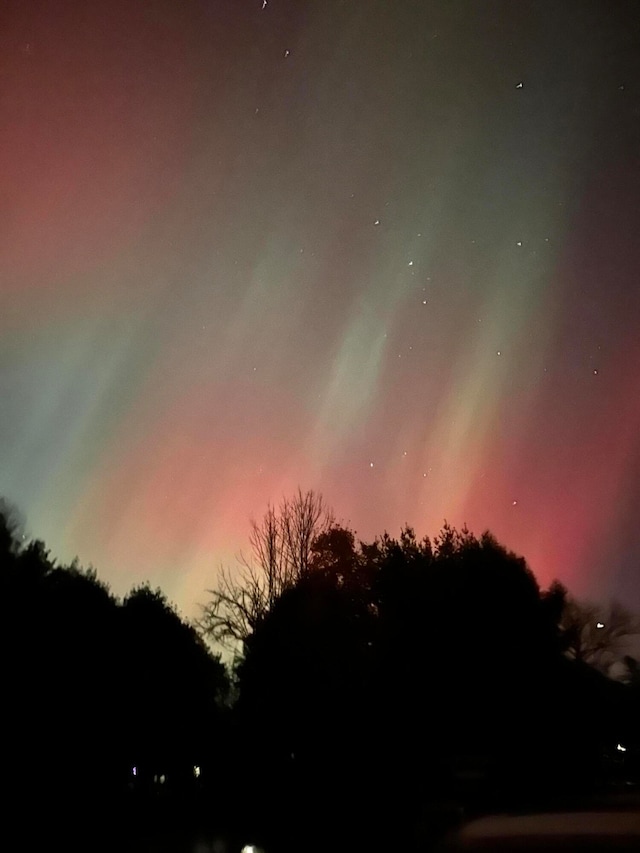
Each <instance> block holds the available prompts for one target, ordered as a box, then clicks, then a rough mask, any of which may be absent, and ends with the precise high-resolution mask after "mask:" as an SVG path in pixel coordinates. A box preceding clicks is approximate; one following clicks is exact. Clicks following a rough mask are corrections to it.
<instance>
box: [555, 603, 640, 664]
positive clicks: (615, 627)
mask: <svg viewBox="0 0 640 853" xmlns="http://www.w3.org/2000/svg"><path fill="white" fill-rule="evenodd" d="M560 625H561V628H562V631H563V633H564V641H565V645H566V649H567V655H568V656H569V657H570V658H572V659H573V660H576V661H584V663H588V664H589V665H590V666H593V667H595V668H596V669H598V670H599V671H600V672H602V673H603V674H604V675H607V674H609V672H610V670H611V666H612V664H614V663H616V662H619V661H621V660H622V659H623V657H624V652H625V650H626V648H627V645H628V642H629V640H630V639H631V638H632V637H634V636H637V635H638V634H640V619H639V618H638V617H637V616H636V615H634V614H633V613H631V612H630V611H628V610H627V609H626V608H624V607H623V606H622V605H620V604H619V603H617V602H612V603H611V604H609V605H608V606H602V605H598V604H593V603H590V602H580V601H577V600H576V599H574V598H571V597H568V598H567V600H566V603H565V607H564V610H563V613H562V616H561V620H560Z"/></svg>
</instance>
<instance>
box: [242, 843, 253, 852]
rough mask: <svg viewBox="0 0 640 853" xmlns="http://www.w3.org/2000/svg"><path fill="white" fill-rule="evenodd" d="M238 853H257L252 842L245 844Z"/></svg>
mask: <svg viewBox="0 0 640 853" xmlns="http://www.w3.org/2000/svg"><path fill="white" fill-rule="evenodd" d="M240 853H257V852H256V848H255V847H254V846H253V844H245V845H244V847H243V848H242V850H241V851H240Z"/></svg>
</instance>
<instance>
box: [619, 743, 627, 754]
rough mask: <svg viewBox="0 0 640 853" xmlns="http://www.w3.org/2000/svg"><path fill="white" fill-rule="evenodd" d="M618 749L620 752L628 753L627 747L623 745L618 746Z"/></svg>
mask: <svg viewBox="0 0 640 853" xmlns="http://www.w3.org/2000/svg"><path fill="white" fill-rule="evenodd" d="M616 749H617V750H618V752H626V751H627V747H626V746H623V745H622V744H621V743H619V744H617V745H616Z"/></svg>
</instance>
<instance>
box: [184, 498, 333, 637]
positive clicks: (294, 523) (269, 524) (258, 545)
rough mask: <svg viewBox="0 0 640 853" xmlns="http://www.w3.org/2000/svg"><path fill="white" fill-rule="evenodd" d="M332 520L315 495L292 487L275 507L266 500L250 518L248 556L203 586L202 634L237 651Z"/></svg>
mask: <svg viewBox="0 0 640 853" xmlns="http://www.w3.org/2000/svg"><path fill="white" fill-rule="evenodd" d="M333 525H334V518H333V513H332V512H331V511H330V510H329V509H328V508H327V507H326V506H325V503H324V500H323V498H322V496H321V495H319V494H316V493H315V492H314V491H308V492H305V493H303V492H302V491H301V490H298V492H297V494H296V495H295V496H294V497H293V498H291V499H287V498H285V499H283V501H282V503H281V504H280V507H279V509H277V510H276V509H275V508H274V507H273V506H271V505H269V506H268V507H267V511H266V512H265V514H264V516H263V518H262V521H261V522H257V521H255V520H252V521H251V533H250V535H249V543H250V546H251V553H250V556H249V557H248V558H247V557H244V556H243V555H241V556H240V561H239V562H240V566H239V567H238V568H237V569H236V570H235V571H232V570H229V569H225V568H223V569H222V570H221V572H220V575H219V579H218V586H217V588H216V589H214V590H208V592H209V595H210V596H211V598H210V601H209V602H208V603H207V604H205V605H203V606H202V615H201V618H200V620H199V623H198V624H199V626H200V628H201V630H202V631H203V632H204V634H205V635H206V636H208V637H209V638H210V639H211V640H213V641H215V642H217V643H220V644H221V645H222V646H225V647H227V648H231V649H233V650H237V648H238V646H240V647H242V645H243V644H244V643H246V641H247V639H248V637H249V636H251V634H252V633H253V632H254V631H255V630H256V628H257V627H258V626H259V625H260V623H261V622H262V620H263V619H264V618H265V616H266V615H267V614H268V613H269V611H270V610H271V609H272V607H273V605H274V603H275V602H276V601H277V600H278V598H279V597H280V596H281V595H282V594H283V593H284V592H285V591H286V590H287V589H290V588H291V587H292V586H294V585H295V584H296V582H297V581H298V580H299V579H300V578H302V577H304V576H305V575H306V574H307V572H308V571H309V568H310V565H311V561H312V558H313V544H314V542H315V540H316V539H317V538H318V536H320V535H322V534H323V533H325V532H327V531H328V530H329V529H331V527H332V526H333Z"/></svg>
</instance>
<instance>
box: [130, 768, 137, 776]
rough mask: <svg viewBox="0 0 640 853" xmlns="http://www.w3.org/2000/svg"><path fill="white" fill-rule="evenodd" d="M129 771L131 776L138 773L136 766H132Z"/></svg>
mask: <svg viewBox="0 0 640 853" xmlns="http://www.w3.org/2000/svg"><path fill="white" fill-rule="evenodd" d="M131 773H132V775H133V776H137V775H138V768H137V767H132V768H131Z"/></svg>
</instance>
